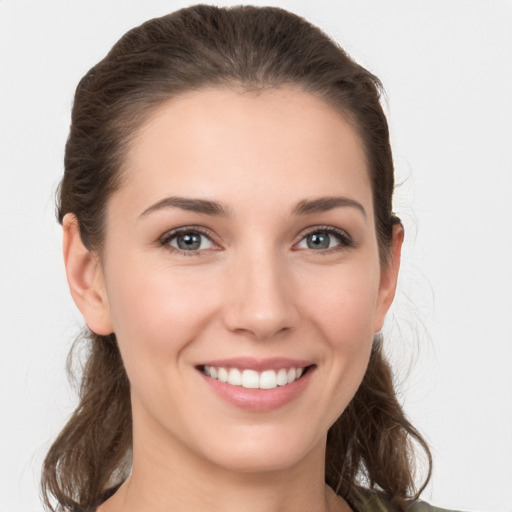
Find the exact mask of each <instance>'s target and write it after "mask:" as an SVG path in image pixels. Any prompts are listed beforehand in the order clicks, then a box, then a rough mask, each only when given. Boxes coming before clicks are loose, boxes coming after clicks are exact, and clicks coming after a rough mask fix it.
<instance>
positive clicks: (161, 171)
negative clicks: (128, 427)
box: [64, 88, 403, 512]
mask: <svg viewBox="0 0 512 512" xmlns="http://www.w3.org/2000/svg"><path fill="white" fill-rule="evenodd" d="M122 173H123V180H122V185H121V187H120V188H119V190H118V191H116V192H115V193H114V194H113V196H112V197H111V198H110V200H109V203H108V208H107V218H106V236H105V245H104V249H103V252H102V254H101V257H99V256H98V255H97V254H95V253H92V252H88V251H87V250H86V249H85V247H84V246H83V244H82V243H81V240H80V237H79V235H78V230H77V224H76V219H75V218H74V217H73V215H71V214H69V215H67V216H66V217H65V219H64V255H65V261H66V270H67V275H68V280H69V284H70V289H71V292H72V295H73V297H74V299H75V302H76V303H77V305H78V307H79V309H80V310H81V312H82V314H83V315H84V318H85V320H86V322H87V325H88V326H89V328H90V329H92V330H93V331H95V332H97V333H99V334H108V333H111V332H115V333H116V336H117V339H118V342H119V346H120V350H121V354H122V357H123V361H124V363H125V366H126V370H127V373H128V377H129V379H130V383H131V390H132V395H131V398H132V409H133V432H134V444H133V469H132V473H131V476H130V477H129V479H128V480H127V481H126V482H125V483H124V484H123V486H122V487H121V488H120V490H119V491H118V492H117V493H116V494H115V495H114V496H113V497H112V498H111V499H109V500H108V501H107V502H106V503H105V504H104V505H102V506H101V507H100V508H99V511H100V512H116V511H121V510H122V511H124V512H130V511H135V510H137V511H138V512H144V511H152V512H159V511H164V510H166V511H167V510H173V511H187V512H191V511H199V510H201V511H204V510H211V511H223V512H229V511H236V512H239V511H240V510H244V511H249V512H253V511H254V512H256V511H265V512H269V511H270V512H272V511H276V512H277V511H292V510H293V511H295V512H296V511H318V512H325V511H328V510H329V511H334V510H350V509H349V507H348V505H347V504H346V503H345V502H344V501H343V500H342V499H341V498H339V497H336V496H334V493H333V492H332V491H331V490H330V489H329V488H327V487H326V486H325V483H324V457H325V443H326V435H327V431H328V429H329V427H330V426H331V424H332V423H333V422H334V421H335V420H336V418H337V417H338V416H339V415H340V414H341V412H342V411H343V410H344V408H345V407H346V406H347V404H348V403H349V401H350V400H351V398H352V397H353V395H354V394H355V392H356V390H357V388H358V386H359V384H360V382H361V380H362V377H363V375H364V372H365V370H366V367H367V363H368V359H369V355H370V349H371V344H372V339H373V336H374V334H375V333H376V332H378V331H379V330H380V329H381V328H382V325H383V322H384V318H385V315H386V312H387V310H388V308H389V306H390V304H391V302H392V300H393V296H394V293H395V286H396V280H397V273H398V267H399V260H400V248H401V243H402V238H403V232H402V230H401V228H399V227H397V228H395V230H394V234H393V244H392V249H391V251H390V255H389V263H388V264H387V265H386V266H384V267H381V265H380V264H379V247H378V243H377V239H376V233H375V222H374V212H373V204H372V190H371V186H370V181H369V177H368V169H367V164H366V160H365V156H364V152H363V148H362V145H361V141H360V140H359V138H358V136H357V134H356V133H355V131H354V130H353V129H352V127H351V126H350V125H349V124H348V123H347V122H346V121H345V120H344V119H343V117H341V116H340V115H339V114H338V113H337V112H336V111H335V110H333V109H332V107H330V106H328V105H327V104H325V103H324V102H323V101H321V100H319V99H317V98H315V97H313V96H312V95H310V94H307V93H305V92H302V91H300V90H297V89H293V88H280V89H273V90H266V91H264V92H260V93H258V94H256V93H254V92H241V91H237V90H230V89H211V90H205V91H201V92H193V93H188V94H185V95H182V96H180V97H179V98H176V99H173V100H172V101H169V102H168V103H167V104H165V105H163V106H161V107H160V108H159V109H158V110H157V111H156V112H155V113H154V114H153V115H152V116H151V117H150V118H149V120H148V121H147V122H146V123H145V124H144V125H143V126H142V127H141V129H140V131H139V132H138V133H137V135H136V137H135V139H134V140H133V142H132V145H131V149H130V152H129V154H128V156H127V158H126V161H125V163H124V166H123V169H122ZM176 196H180V197H184V198H199V199H204V200H211V201H217V202H221V203H222V205H223V206H224V207H225V209H226V210H227V212H226V215H211V214H206V213H201V212H196V211H190V210H184V209H182V208H178V207H170V206H166V207H155V205H157V204H158V203H159V202H160V201H162V200H163V199H165V198H168V197H176ZM333 196H336V197H343V198H348V199H349V200H350V201H353V202H357V204H359V205H360V207H361V208H360V207H358V206H353V205H350V204H349V205H341V206H338V207H335V208H330V209H328V210H326V211H313V212H309V213H303V214H297V213H296V209H297V205H298V204H300V203H301V202H303V201H311V200H315V199H318V198H323V197H333ZM160 206H161V205H160ZM363 210H364V212H363ZM144 212H146V213H144ZM184 226H186V227H190V226H194V229H195V230H197V229H201V230H202V231H204V232H205V233H206V235H207V236H203V237H202V238H201V244H202V245H201V246H200V248H199V250H195V251H189V252H188V253H185V252H184V251H183V250H179V249H178V248H177V242H178V239H177V238H176V237H174V238H171V239H169V236H167V237H166V235H167V234H168V233H169V232H171V231H172V230H173V229H176V228H180V227H184ZM326 227H329V229H331V228H335V229H338V230H342V233H343V237H342V238H339V237H338V235H336V234H333V233H332V232H331V233H329V232H326ZM308 233H316V234H317V235H321V236H323V237H324V240H327V241H328V243H329V244H330V247H329V248H328V249H323V248H320V249H318V248H316V246H312V245H311V243H309V242H308V238H307V234H308ZM347 236H348V238H347ZM347 239H349V240H350V242H349V243H346V241H347ZM278 356H279V357H288V358H294V359H302V360H307V361H310V362H311V363H312V364H313V365H314V371H313V372H312V373H311V374H310V376H309V380H308V382H307V385H306V386H305V388H304V389H303V391H302V392H301V393H300V395H299V396H298V397H296V398H295V399H294V400H292V401H291V402H290V403H287V404H286V405H284V406H282V407H278V408H277V409H273V410H269V411H260V412H255V411H250V410H249V411H248V410H244V409H240V408H238V407H236V406H234V405H233V404H231V403H228V402H226V401H225V400H224V399H223V398H221V397H219V396H218V395H217V394H216V393H215V392H213V391H212V390H211V388H210V387H209V386H208V385H207V384H205V378H204V376H203V375H202V374H201V373H200V372H199V371H198V369H197V368H196V366H197V365H198V364H200V363H201V362H204V361H208V360H215V359H221V358H230V357H253V358H270V357H278Z"/></svg>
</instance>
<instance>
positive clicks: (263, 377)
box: [197, 365, 315, 389]
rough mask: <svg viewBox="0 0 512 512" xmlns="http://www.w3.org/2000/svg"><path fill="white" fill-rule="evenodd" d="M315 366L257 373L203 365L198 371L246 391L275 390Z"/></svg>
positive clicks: (296, 379) (301, 376) (252, 370)
mask: <svg viewBox="0 0 512 512" xmlns="http://www.w3.org/2000/svg"><path fill="white" fill-rule="evenodd" d="M314 366H315V365H307V366H297V367H283V368H278V369H273V368H272V369H264V370H262V371H256V370H254V369H249V368H245V369H244V368H230V367H224V366H213V365H201V366H198V367H197V369H198V370H199V371H201V372H202V373H203V374H204V375H206V377H210V378H211V379H215V380H218V381H219V382H222V383H225V384H229V385H231V386H236V387H242V388H245V389H275V388H278V387H285V386H289V385H290V384H293V383H294V382H296V381H298V380H299V379H302V378H303V377H304V375H306V374H307V373H308V372H309V371H311V370H312V368H313V367H314Z"/></svg>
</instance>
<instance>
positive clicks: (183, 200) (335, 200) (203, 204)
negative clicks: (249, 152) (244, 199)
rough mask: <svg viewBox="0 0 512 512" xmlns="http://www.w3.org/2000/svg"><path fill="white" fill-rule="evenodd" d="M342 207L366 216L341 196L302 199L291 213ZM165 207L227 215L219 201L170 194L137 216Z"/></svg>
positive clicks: (317, 211)
mask: <svg viewBox="0 0 512 512" xmlns="http://www.w3.org/2000/svg"><path fill="white" fill-rule="evenodd" d="M342 207H351V208H356V209H357V210H359V211H360V212H361V213H362V214H363V217H364V218H366V210H365V209H364V207H363V205H362V204H361V203H359V202H358V201H355V200H354V199H350V198H349V197H343V196H334V197H319V198H317V199H309V200H308V199H304V200H302V201H300V202H299V203H298V204H297V206H295V208H294V209H293V211H292V215H308V214H311V213H319V212H327V211H329V210H333V209H335V208H342ZM165 208H180V209H181V210H187V211H191V212H196V213H202V214H204V215H215V216H221V217H226V216H228V215H229V208H227V207H226V206H225V205H224V204H223V203H221V202H220V201H211V200H208V199H193V198H188V197H179V196H172V197H166V198H164V199H162V200H160V201H158V202H156V203H155V204H153V205H151V206H150V207H149V208H146V210H144V211H143V212H142V213H141V214H140V215H139V218H140V217H145V216H146V215H149V214H150V213H153V212H155V211H157V210H162V209H165Z"/></svg>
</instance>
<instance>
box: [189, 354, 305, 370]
mask: <svg viewBox="0 0 512 512" xmlns="http://www.w3.org/2000/svg"><path fill="white" fill-rule="evenodd" d="M312 364H313V363H312V362H311V361H306V360H303V359H290V358H288V357H272V358H267V359H256V358H252V357H236V358H229V359H215V360H211V361H205V362H203V363H201V364H199V365H197V366H198V367H201V366H215V367H217V368H218V367H222V368H238V369H239V370H240V369H243V370H255V371H263V370H280V369H281V368H286V369H289V368H305V367H306V366H311V365H312Z"/></svg>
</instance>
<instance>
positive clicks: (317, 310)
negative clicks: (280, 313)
mask: <svg viewBox="0 0 512 512" xmlns="http://www.w3.org/2000/svg"><path fill="white" fill-rule="evenodd" d="M379 276H380V274H379V272H378V271H375V268H374V267H372V266H367V265H360V266H351V267H350V268H349V267H347V268H340V269H339V270H338V271H332V269H331V271H329V272H328V276H326V277H325V278H323V279H322V276H318V275H317V276H315V277H316V279H315V280H312V281H311V282H310V283H308V284H307V285H306V286H305V289H308V290H310V292H309V293H308V294H307V296H304V299H303V303H304V304H308V306H307V307H308V308H309V316H310V317H311V318H314V321H315V322H316V324H317V325H318V327H319V328H320V329H321V330H322V331H323V332H324V333H325V335H326V339H327V341H328V342H329V344H330V345H332V348H336V347H337V346H338V345H343V347H341V348H343V349H344V350H350V351H351V350H356V351H357V349H358V347H359V345H360V343H361V340H364V339H368V338H370V339H371V338H372V337H373V334H374V330H373V326H374V319H375V315H376V312H377V303H378V289H379Z"/></svg>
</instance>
